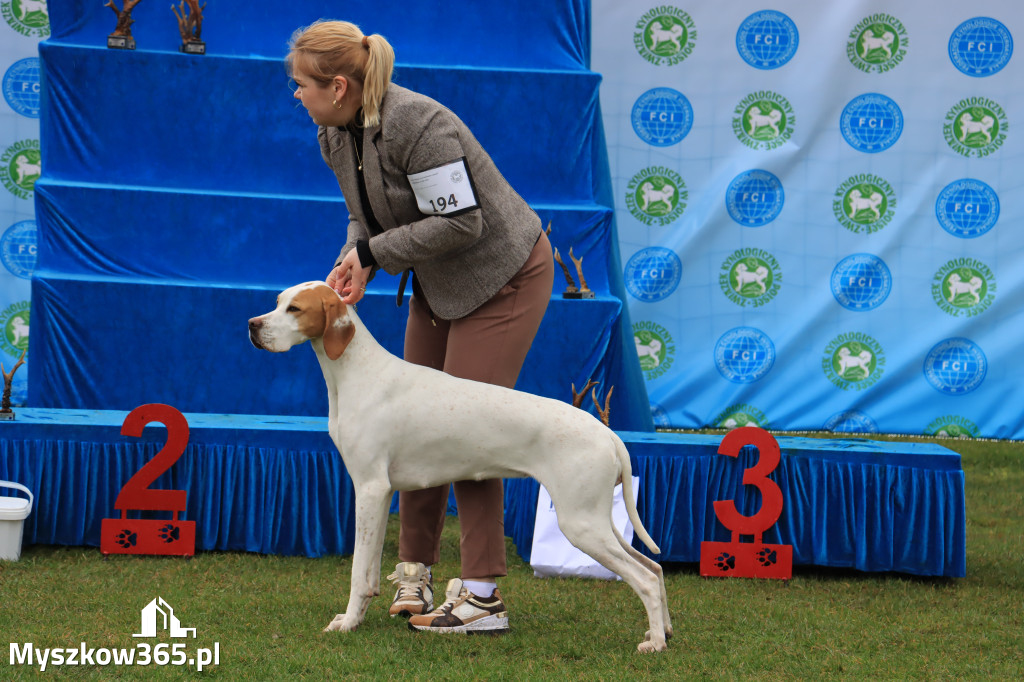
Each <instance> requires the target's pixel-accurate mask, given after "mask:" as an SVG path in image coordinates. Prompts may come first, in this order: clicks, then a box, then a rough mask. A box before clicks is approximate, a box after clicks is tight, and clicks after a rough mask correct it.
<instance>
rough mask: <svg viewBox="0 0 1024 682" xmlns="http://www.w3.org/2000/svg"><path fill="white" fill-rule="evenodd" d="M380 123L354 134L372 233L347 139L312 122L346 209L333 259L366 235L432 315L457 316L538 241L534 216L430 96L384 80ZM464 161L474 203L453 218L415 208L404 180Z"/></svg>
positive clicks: (508, 275)
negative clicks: (411, 273)
mask: <svg viewBox="0 0 1024 682" xmlns="http://www.w3.org/2000/svg"><path fill="white" fill-rule="evenodd" d="M380 118H381V120H380V125H377V126H371V127H367V128H366V129H365V130H364V132H363V150H362V161H363V177H364V180H365V182H366V190H367V194H368V195H369V201H370V207H371V209H372V211H373V215H374V217H375V218H376V219H377V222H378V223H379V224H380V227H381V229H382V231H381V232H377V233H374V232H371V228H370V227H369V225H368V223H367V221H366V218H365V210H364V207H363V205H362V201H361V199H360V193H359V185H358V175H357V174H358V172H359V171H358V170H357V167H358V161H357V157H356V150H355V143H354V138H353V137H352V135H351V134H350V133H349V132H348V131H346V130H344V129H339V128H336V127H324V126H321V127H320V129H319V132H318V134H317V138H318V140H319V142H320V152H321V154H322V155H323V158H324V161H325V162H326V163H327V165H328V166H329V167H330V168H331V169H332V170H333V171H334V174H335V176H337V179H338V185H339V187H341V192H342V194H343V195H344V196H345V204H346V206H347V208H348V213H349V222H348V237H347V240H346V242H345V246H344V247H343V248H342V250H341V254H340V255H339V257H338V259H337V260H336V261H335V263H336V264H337V263H340V262H341V259H342V258H343V257H344V256H345V254H346V253H348V252H349V250H351V249H352V248H353V247H354V246H355V243H356V240H358V239H368V240H369V245H370V251H371V252H372V253H373V257H374V258H375V259H376V261H377V264H378V266H379V267H381V268H383V269H384V270H385V271H386V272H389V273H391V274H398V273H400V272H402V271H403V270H406V269H408V268H414V269H415V273H416V275H415V276H416V279H417V281H418V282H419V284H420V287H421V288H422V291H423V294H424V295H425V296H426V298H427V302H428V303H429V305H430V308H431V310H432V311H433V312H434V314H436V315H438V316H439V317H441V318H442V319H449V320H450V319H457V318H460V317H464V316H466V315H468V314H469V313H471V312H473V311H474V310H476V309H477V308H478V307H480V306H481V305H482V304H483V303H485V302H486V301H487V300H489V299H490V298H491V297H492V296H494V295H495V294H496V293H497V292H498V290H500V289H501V288H502V287H503V286H505V285H506V284H507V283H508V281H509V280H510V279H512V277H513V276H514V275H515V274H516V273H517V272H518V271H519V269H520V268H521V267H522V266H523V264H524V263H525V262H526V260H527V258H528V257H529V255H530V252H531V251H532V250H533V246H534V245H535V244H536V242H537V239H538V238H539V237H540V231H541V222H540V218H539V217H538V216H537V214H536V213H534V211H533V210H532V209H531V208H530V207H529V206H528V205H527V203H526V201H524V200H523V198H522V197H520V196H519V195H518V194H517V193H516V192H515V190H513V189H512V187H511V186H510V185H509V184H508V182H507V181H506V180H505V178H504V177H503V176H502V175H501V173H500V172H499V171H498V168H497V167H496V166H495V165H494V162H493V161H492V160H491V157H490V156H489V155H488V154H487V152H486V151H485V150H484V148H483V147H482V146H481V145H480V143H479V142H478V141H477V140H476V138H475V137H474V136H473V134H472V133H471V132H470V130H469V128H467V127H466V125H465V124H464V123H463V122H462V121H461V120H460V119H459V117H458V116H456V115H455V114H454V113H452V112H451V111H450V110H448V109H447V108H445V107H444V106H442V105H441V104H439V103H438V102H436V101H434V100H432V99H430V98H429V97H426V96H424V95H420V94H418V93H415V92H413V91H411V90H408V89H406V88H403V87H401V86H398V85H395V84H391V85H389V86H388V89H387V92H386V93H385V95H384V99H383V101H382V102H381V109H380ZM463 157H465V163H466V167H467V169H468V171H469V173H468V174H469V176H470V178H471V179H472V182H473V186H474V189H475V194H476V198H477V202H478V203H479V208H477V209H473V210H470V211H467V212H465V213H461V214H458V215H454V216H448V215H426V214H424V213H422V212H420V209H419V208H418V206H417V203H416V195H415V194H414V193H413V190H412V186H411V185H410V182H409V179H408V176H409V175H410V174H414V173H418V172H421V171H425V170H430V169H433V168H437V167H439V166H442V165H444V164H447V163H451V162H453V161H456V160H458V159H461V158H463Z"/></svg>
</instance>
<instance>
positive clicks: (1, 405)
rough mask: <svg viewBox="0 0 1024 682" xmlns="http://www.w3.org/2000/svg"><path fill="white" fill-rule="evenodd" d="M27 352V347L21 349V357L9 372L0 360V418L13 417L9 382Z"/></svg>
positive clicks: (23, 361)
mask: <svg viewBox="0 0 1024 682" xmlns="http://www.w3.org/2000/svg"><path fill="white" fill-rule="evenodd" d="M27 352H28V349H27V348H26V349H25V350H23V351H21V357H20V358H18V362H16V363H15V365H14V367H12V368H11V371H10V372H8V371H7V370H6V369H4V364H3V363H2V362H0V374H3V375H4V396H3V399H2V401H0V420H4V421H10V420H12V419H14V410H12V409H11V383H12V382H13V381H14V373H15V372H17V371H18V368H19V367H21V366H22V365H24V364H25V353H27Z"/></svg>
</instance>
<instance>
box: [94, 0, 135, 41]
mask: <svg viewBox="0 0 1024 682" xmlns="http://www.w3.org/2000/svg"><path fill="white" fill-rule="evenodd" d="M141 1H142V0H123V3H124V7H122V8H121V9H118V7H117V3H115V2H114V0H107V3H106V4H105V5H103V6H104V7H109V8H110V10H111V11H112V12H113V13H114V14H116V15H117V26H115V27H114V32H113V33H111V34H110V35H109V36H107V47H114V48H117V49H119V50H134V49H135V38H133V37H132V24H134V23H135V20H134V19H132V10H133V9H135V5H137V4H139V3H140V2H141Z"/></svg>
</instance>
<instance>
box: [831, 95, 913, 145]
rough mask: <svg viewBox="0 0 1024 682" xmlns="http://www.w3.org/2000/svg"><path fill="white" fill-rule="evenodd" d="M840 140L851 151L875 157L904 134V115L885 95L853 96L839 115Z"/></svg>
mask: <svg viewBox="0 0 1024 682" xmlns="http://www.w3.org/2000/svg"><path fill="white" fill-rule="evenodd" d="M839 129H840V130H841V131H842V133H843V138H845V139H846V142H847V143H848V144H849V145H850V146H851V147H853V148H854V149H856V150H858V151H862V152H868V153H871V154H874V153H875V152H880V151H884V150H886V149H888V148H889V147H891V146H893V145H894V144H896V140H898V139H900V134H902V133H903V112H902V111H900V108H899V106H897V104H896V102H894V101H892V100H891V99H889V98H888V97H886V96H885V95H879V94H877V93H873V92H871V93H867V94H865V95H860V96H859V97H854V98H853V99H852V100H850V103H849V104H847V105H846V107H844V108H843V113H842V114H841V115H840V116H839Z"/></svg>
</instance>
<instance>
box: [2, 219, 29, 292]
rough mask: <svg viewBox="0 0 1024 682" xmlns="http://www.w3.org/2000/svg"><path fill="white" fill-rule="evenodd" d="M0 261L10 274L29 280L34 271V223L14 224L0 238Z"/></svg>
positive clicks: (26, 221) (22, 222)
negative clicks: (0, 260)
mask: <svg viewBox="0 0 1024 682" xmlns="http://www.w3.org/2000/svg"><path fill="white" fill-rule="evenodd" d="M0 259H2V260H3V263H4V267H5V268H7V269H8V270H9V271H10V272H11V274H13V275H15V276H16V277H20V278H22V279H31V278H32V273H33V272H34V271H35V269H36V221H34V220H22V221H21V222H17V223H14V224H13V225H11V226H10V227H8V228H7V230H5V231H4V234H3V236H0Z"/></svg>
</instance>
